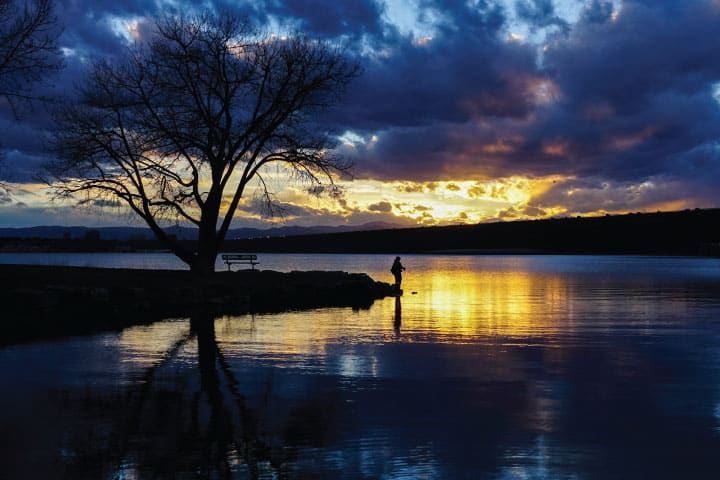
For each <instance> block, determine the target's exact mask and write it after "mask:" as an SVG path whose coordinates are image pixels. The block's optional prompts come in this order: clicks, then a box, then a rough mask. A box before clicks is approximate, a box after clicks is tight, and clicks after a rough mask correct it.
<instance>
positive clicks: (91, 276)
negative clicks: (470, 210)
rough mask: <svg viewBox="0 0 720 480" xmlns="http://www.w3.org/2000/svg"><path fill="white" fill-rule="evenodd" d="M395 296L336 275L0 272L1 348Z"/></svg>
mask: <svg viewBox="0 0 720 480" xmlns="http://www.w3.org/2000/svg"><path fill="white" fill-rule="evenodd" d="M395 294H396V291H395V290H394V289H393V288H392V287H391V286H390V285H389V284H387V283H384V282H376V281H374V280H373V279H372V278H370V277H369V276H368V275H366V274H362V273H346V272H340V271H337V272H320V271H309V272H289V273H281V272H275V271H272V270H240V271H233V272H216V273H214V274H211V275H207V276H205V277H202V278H198V277H197V276H194V275H193V274H192V273H191V272H190V271H186V270H182V271H179V270H134V269H110V268H107V269H106V268H87V267H65V266H37V265H0V305H2V312H3V315H2V320H0V329H1V331H2V334H1V335H0V344H3V343H13V342H17V341H22V340H30V339H37V338H43V337H52V336H58V335H71V334H82V333H89V332H94V331H101V330H108V329H119V328H123V327H126V326H129V325H135V324H143V323H151V322H154V321H157V320H160V319H163V318H168V317H174V316H179V317H188V316H190V315H192V314H193V312H196V311H200V312H203V313H204V314H208V313H212V314H214V315H225V314H242V313H270V312H280V311H287V310H296V309H302V308H318V307H332V306H338V307H353V308H368V307H370V305H372V303H373V301H374V300H375V299H378V298H383V297H386V296H392V295H395Z"/></svg>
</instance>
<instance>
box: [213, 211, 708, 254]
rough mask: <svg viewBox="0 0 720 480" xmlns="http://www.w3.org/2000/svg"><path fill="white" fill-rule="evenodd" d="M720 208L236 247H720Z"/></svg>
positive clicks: (234, 246)
mask: <svg viewBox="0 0 720 480" xmlns="http://www.w3.org/2000/svg"><path fill="white" fill-rule="evenodd" d="M718 242H720V209H696V210H685V211H680V212H669V213H663V212H658V213H633V214H627V215H608V216H604V217H574V218H557V219H548V220H525V221H511V222H497V223H481V224H475V225H457V226H443V227H418V228H404V229H393V230H376V231H364V232H348V233H335V234H326V235H308V236H299V237H285V238H265V239H247V240H235V241H228V242H226V244H225V246H226V248H225V249H226V250H228V251H244V252H277V253H281V252H282V253H314V252H317V253H539V254H542V253H567V254H583V253H596V254H657V255H716V254H720V245H719V243H718Z"/></svg>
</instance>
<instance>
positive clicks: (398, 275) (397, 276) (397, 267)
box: [390, 257, 405, 290]
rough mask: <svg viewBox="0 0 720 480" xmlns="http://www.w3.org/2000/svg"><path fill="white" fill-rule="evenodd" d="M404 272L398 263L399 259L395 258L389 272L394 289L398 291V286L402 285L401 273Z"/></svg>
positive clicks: (403, 268)
mask: <svg viewBox="0 0 720 480" xmlns="http://www.w3.org/2000/svg"><path fill="white" fill-rule="evenodd" d="M403 270H405V267H403V265H402V263H400V257H395V261H394V262H393V264H392V267H391V268H390V272H391V273H392V274H393V276H394V277H395V288H397V289H398V290H400V284H401V283H402V271H403Z"/></svg>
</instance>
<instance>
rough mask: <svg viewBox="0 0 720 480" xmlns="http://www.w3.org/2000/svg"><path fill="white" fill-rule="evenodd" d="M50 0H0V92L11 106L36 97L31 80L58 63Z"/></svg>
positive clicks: (54, 20) (35, 81)
mask: <svg viewBox="0 0 720 480" xmlns="http://www.w3.org/2000/svg"><path fill="white" fill-rule="evenodd" d="M59 35H60V29H59V28H58V26H57V21H56V18H55V16H54V14H53V4H52V1H51V0H35V1H34V2H33V3H32V4H30V3H28V2H19V1H17V0H0V96H2V97H4V98H5V99H6V100H7V101H8V103H9V104H10V106H11V108H13V110H15V109H16V107H17V105H18V102H22V101H28V100H32V99H35V98H37V96H36V95H33V94H32V93H31V89H32V88H33V86H34V84H36V83H37V82H38V81H40V80H42V79H43V78H44V76H45V75H47V74H48V73H50V72H53V71H56V70H58V69H60V68H61V67H62V61H61V60H60V57H59V55H58V49H57V39H58V37H59Z"/></svg>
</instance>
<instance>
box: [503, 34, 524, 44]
mask: <svg viewBox="0 0 720 480" xmlns="http://www.w3.org/2000/svg"><path fill="white" fill-rule="evenodd" d="M507 39H508V41H509V42H522V41H523V40H525V37H524V36H522V35H520V34H519V33H513V32H510V34H509V35H508V37H507Z"/></svg>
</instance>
